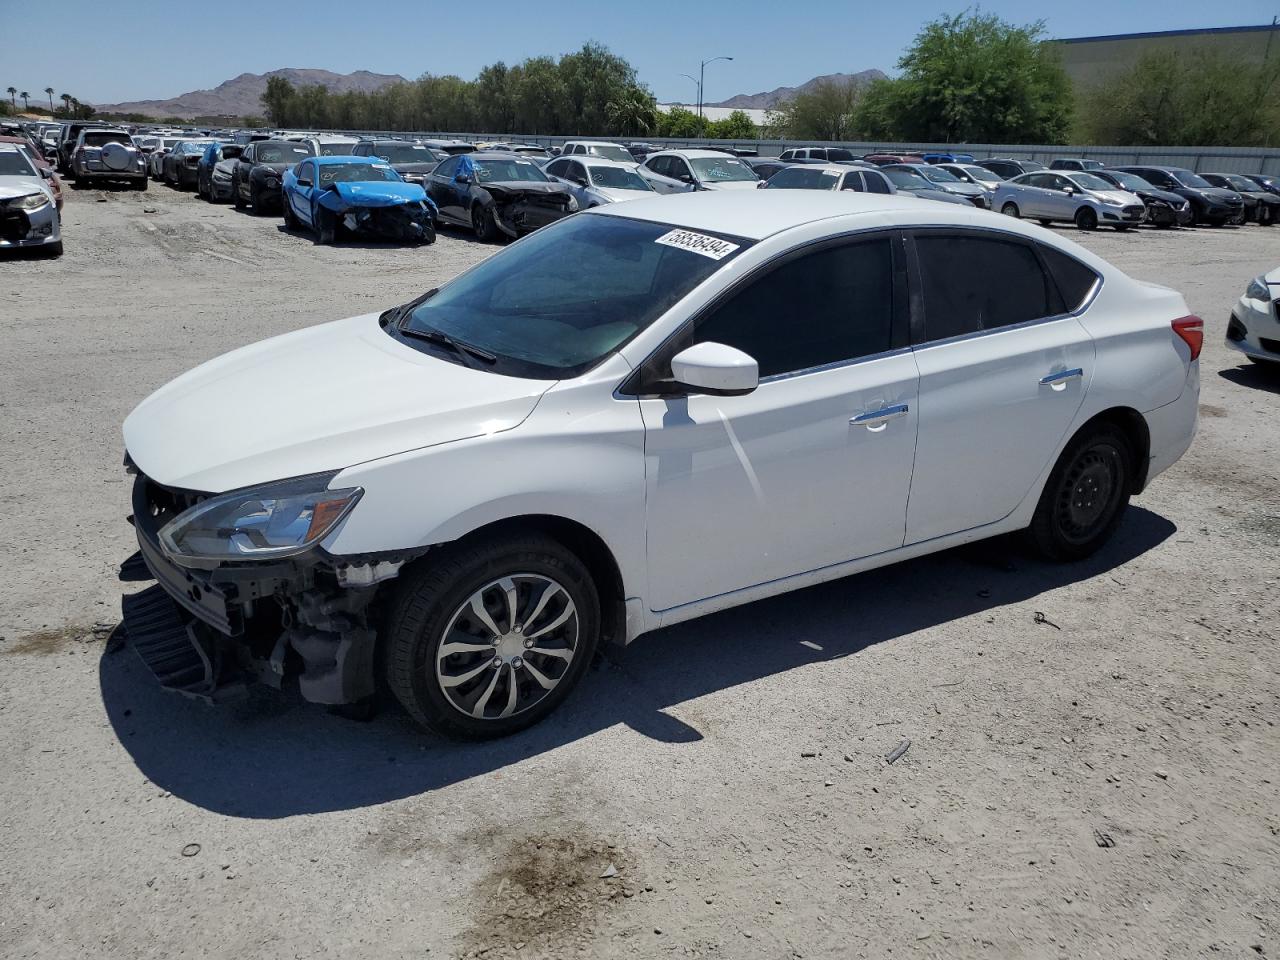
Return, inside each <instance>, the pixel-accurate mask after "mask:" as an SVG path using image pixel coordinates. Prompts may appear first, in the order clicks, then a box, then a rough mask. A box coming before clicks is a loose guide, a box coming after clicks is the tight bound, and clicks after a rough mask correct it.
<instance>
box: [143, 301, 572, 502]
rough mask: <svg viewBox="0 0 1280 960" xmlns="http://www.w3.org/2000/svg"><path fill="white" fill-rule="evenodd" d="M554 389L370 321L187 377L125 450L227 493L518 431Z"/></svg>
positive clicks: (315, 333)
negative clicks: (424, 348) (442, 352)
mask: <svg viewBox="0 0 1280 960" xmlns="http://www.w3.org/2000/svg"><path fill="white" fill-rule="evenodd" d="M551 385H552V384H551V382H548V381H545V380H523V379H519V378H516V377H506V376H501V375H498V374H495V373H491V372H489V371H487V370H474V369H472V368H470V367H465V366H460V365H458V364H455V363H451V362H449V361H447V360H441V359H439V358H438V357H435V356H431V355H428V354H425V353H422V352H420V351H418V350H415V349H413V348H412V347H409V346H406V345H405V344H403V343H401V342H399V341H397V340H395V339H393V338H392V337H391V336H390V335H389V334H387V333H386V332H385V331H384V330H382V329H381V327H380V326H379V325H378V317H377V315H376V314H369V315H367V316H361V317H352V318H351V319H348V320H339V321H337V322H336V323H326V324H322V325H320V326H315V327H309V328H307V329H305V330H299V331H296V332H294V333H288V334H285V335H284V336H280V337H274V338H272V339H270V340H264V341H262V342H261V343H255V344H252V345H250V346H247V347H242V348H240V349H239V350H234V351H232V352H231V353H228V354H224V355H223V356H221V357H218V358H217V359H215V360H210V361H209V362H208V363H205V364H203V365H201V366H199V367H196V368H195V369H194V370H191V371H189V372H187V373H184V374H183V375H182V376H180V377H178V378H177V379H176V380H173V381H171V382H170V383H168V384H166V385H165V386H163V387H161V388H160V389H159V390H157V391H156V392H155V393H153V394H152V395H151V396H149V397H147V399H145V400H143V401H142V403H140V404H138V406H137V408H136V409H135V410H134V411H133V412H132V413H131V414H129V416H128V417H127V418H126V419H125V422H124V441H125V448H126V449H127V450H128V452H129V455H130V457H132V458H133V462H134V463H135V464H137V466H138V468H139V469H140V470H142V472H143V473H145V474H146V475H147V476H149V477H151V478H152V479H153V480H155V481H156V482H157V483H160V484H163V485H165V486H172V487H181V488H184V489H187V490H200V491H204V492H208V493H222V492H224V491H227V490H235V489H237V488H240V487H247V486H252V485H256V484H260V483H267V482H270V481H272V480H283V479H287V478H289V477H297V476H302V475H304V474H309V473H321V472H323V471H327V470H339V469H342V468H344V467H349V466H352V465H354V464H357V463H364V462H367V461H369V460H376V459H379V458H381V457H387V456H391V455H393V454H397V453H403V452H405V451H408V450H416V449H420V448H422V447H430V446H435V445H437V444H441V443H449V442H451V441H454V440H463V439H466V438H468V437H478V436H484V435H488V434H493V433H500V432H502V431H504V430H510V429H511V428H512V427H515V426H517V425H519V424H520V423H521V422H522V421H523V420H524V419H525V418H526V417H528V416H529V414H530V413H532V412H533V408H534V407H535V406H536V405H537V403H538V399H539V398H540V397H541V396H542V394H543V393H544V392H546V390H547V389H548V388H549V387H550V386H551Z"/></svg>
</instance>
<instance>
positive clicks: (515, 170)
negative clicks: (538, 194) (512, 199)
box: [472, 160, 549, 183]
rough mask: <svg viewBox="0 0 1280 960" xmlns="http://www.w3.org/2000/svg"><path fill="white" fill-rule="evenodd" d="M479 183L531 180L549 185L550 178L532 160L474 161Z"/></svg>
mask: <svg viewBox="0 0 1280 960" xmlns="http://www.w3.org/2000/svg"><path fill="white" fill-rule="evenodd" d="M472 163H473V164H474V165H475V177H476V182H477V183H494V182H498V183H501V182H503V181H509V180H530V181H533V182H535V183H547V182H548V181H549V178H548V177H547V175H546V174H545V173H543V172H542V168H541V167H539V166H538V165H537V164H536V163H534V162H533V161H532V160H473V161H472Z"/></svg>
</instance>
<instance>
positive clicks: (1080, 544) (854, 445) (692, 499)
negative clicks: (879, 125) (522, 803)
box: [122, 190, 1203, 737]
mask: <svg viewBox="0 0 1280 960" xmlns="http://www.w3.org/2000/svg"><path fill="white" fill-rule="evenodd" d="M1202 339H1203V326H1202V323H1201V321H1200V320H1199V318H1197V317H1193V316H1189V315H1188V310H1187V305H1186V303H1185V302H1184V300H1183V298H1182V297H1181V296H1180V295H1179V294H1177V293H1176V292H1174V291H1172V290H1168V289H1165V288H1162V287H1158V286H1156V285H1154V284H1150V283H1139V282H1137V281H1135V280H1132V279H1130V278H1129V277H1128V276H1126V275H1125V274H1124V273H1122V272H1121V271H1119V270H1117V269H1116V268H1115V267H1113V266H1111V265H1110V264H1108V263H1107V262H1106V261H1104V260H1102V259H1101V258H1099V257H1097V256H1096V255H1094V254H1092V253H1090V252H1089V251H1087V250H1085V249H1082V248H1081V247H1078V246H1076V245H1075V244H1073V243H1071V242H1070V241H1069V240H1066V239H1064V238H1062V237H1059V236H1056V235H1053V234H1051V233H1049V232H1047V231H1044V230H1042V229H1041V228H1039V227H1037V226H1034V225H1030V224H1026V223H1023V222H1020V221H1016V220H1011V219H1008V218H997V217H993V216H992V215H991V214H990V213H988V212H985V211H979V210H976V209H974V208H973V207H972V206H971V205H968V204H963V205H962V204H956V205H947V206H941V205H938V204H931V203H923V202H921V201H919V200H917V199H915V198H912V197H909V196H904V195H902V194H897V195H872V194H859V193H853V192H849V191H842V192H837V193H827V192H816V191H804V190H800V191H782V190H773V191H770V190H761V191H755V190H752V191H750V192H749V193H715V192H712V193H698V194H692V195H688V196H680V197H655V198H652V199H644V200H634V201H631V202H629V203H625V204H608V205H606V206H602V207H599V208H597V209H595V210H592V211H587V212H584V213H581V214H579V215H577V216H573V217H568V218H566V219H564V220H563V221H561V222H559V223H555V224H552V225H551V226H549V227H547V228H545V229H544V230H540V231H538V232H536V233H534V234H533V235H531V236H530V237H528V238H526V239H524V240H522V241H521V242H519V243H516V244H513V245H512V246H510V247H508V248H506V249H505V250H502V251H500V252H498V253H497V254H496V255H494V256H492V257H489V258H487V259H485V260H484V261H482V262H481V263H479V264H477V265H476V266H474V267H472V268H471V269H470V270H468V271H467V272H465V273H463V274H461V275H460V276H458V277H456V278H455V279H453V280H451V281H449V282H448V283H446V284H445V285H444V286H442V287H440V288H439V289H435V290H429V291H427V292H425V293H424V294H423V295H422V296H420V297H418V298H416V299H415V300H413V301H411V302H409V303H406V304H404V305H403V306H399V307H393V308H391V309H389V310H386V311H384V312H382V313H381V314H366V315H362V316H357V317H353V318H351V319H348V320H341V321H337V322H334V323H328V324H323V325H319V326H313V327H309V328H305V329H302V330H298V331H296V332H293V333H289V334H285V335H284V336H280V337H276V338H274V339H271V340H267V341H264V342H262V343H259V344H257V345H254V346H248V347H244V348H242V349H240V350H237V351H234V352H232V353H230V354H227V355H225V356H223V357H221V358H218V359H215V360H212V361H210V362H208V363H206V364H205V365H203V366H200V367H197V368H196V369H194V370H192V371H190V372H188V373H186V374H184V375H183V376H181V377H179V378H178V379H176V380H174V381H173V382H172V383H170V384H168V385H167V386H164V387H161V388H160V389H159V390H157V391H156V392H155V393H153V394H152V395H151V396H150V397H149V398H147V399H145V400H144V401H142V403H141V404H139V406H138V407H137V408H136V409H135V410H134V411H133V412H132V413H131V414H130V415H129V417H128V418H127V419H126V421H125V423H124V441H125V447H126V451H127V452H126V466H127V469H128V470H130V471H131V472H134V473H136V478H135V480H134V486H133V523H134V525H135V528H136V536H137V541H138V546H139V553H138V554H137V555H135V556H134V557H132V558H130V560H128V561H127V562H126V564H125V566H124V568H123V570H122V573H123V574H124V575H126V576H129V577H133V578H136V579H149V578H150V579H155V580H156V581H158V582H157V584H155V585H153V586H151V587H149V588H147V589H145V590H144V591H142V592H140V593H134V594H131V595H129V596H127V597H125V599H124V603H123V606H124V620H125V626H126V631H127V635H128V638H129V643H130V644H131V645H132V646H133V647H134V649H135V650H136V651H137V652H138V653H139V654H140V656H141V658H142V659H143V661H144V662H146V663H147V665H148V666H149V667H150V668H151V670H152V671H153V672H154V673H155V675H156V677H157V678H158V679H159V681H160V682H161V683H162V684H163V685H165V686H167V687H170V688H173V689H177V690H180V691H182V692H185V693H188V694H191V695H196V696H203V697H207V698H210V699H215V700H216V699H219V698H221V697H225V696H230V695H232V694H234V693H235V692H236V691H237V690H239V689H241V688H242V685H243V684H245V683H246V682H248V681H251V680H261V681H265V682H267V683H270V684H273V685H275V686H280V685H281V683H282V682H283V681H284V679H285V677H286V675H290V676H292V675H297V679H298V688H299V689H300V691H301V693H302V696H303V697H305V698H306V699H308V700H310V701H313V702H318V703H326V704H343V703H353V702H357V701H365V700H366V699H367V698H369V697H370V696H372V695H373V694H374V692H375V689H376V687H377V685H378V683H379V682H380V681H381V682H384V683H385V684H386V686H387V687H389V689H390V690H391V691H392V693H394V695H395V697H396V698H397V699H398V700H399V701H400V702H401V703H402V704H403V705H404V707H405V708H406V709H407V711H408V712H409V713H410V714H411V715H412V716H413V717H414V718H416V719H417V720H418V721H419V722H421V723H423V724H425V725H427V726H429V727H432V728H434V729H436V730H440V731H443V732H445V733H448V734H453V735H458V736H464V737H492V736H499V735H503V734H508V733H512V732H514V731H516V730H519V729H521V728H523V727H526V726H528V725H530V724H532V723H535V722H536V721H538V720H539V719H541V718H542V717H544V716H546V715H547V714H548V713H549V712H550V711H552V710H553V709H555V707H556V706H558V705H559V704H560V703H561V702H562V701H563V700H564V699H565V697H566V696H567V695H568V694H569V692H570V691H571V690H572V688H573V687H574V685H575V684H576V683H577V682H578V680H579V679H580V678H581V677H582V675H583V672H584V671H585V670H586V668H587V665H588V664H589V663H590V662H591V659H592V656H593V654H594V653H595V651H596V650H597V648H598V647H599V646H600V645H601V644H602V643H606V642H628V641H631V640H633V639H635V638H636V637H637V636H639V635H641V634H643V633H646V632H648V631H650V630H653V629H656V628H658V627H663V626H667V625H669V624H673V623H678V622H680V621H684V620H689V619H692V618H694V617H699V616H702V615H704V614H708V613H711V612H713V611H716V610H721V609H724V608H727V607H732V606H735V605H738V604H742V603H747V602H750V601H753V600H758V599H761V598H763V597H768V596H772V595H775V594H779V593H783V592H786V591H789V590H794V589H797V588H799V587H804V586H807V585H810V584H814V583H818V582H821V581H826V580H833V579H836V578H838V577H843V576H846V575H848V574H852V573H856V572H859V571H861V570H867V569H870V568H872V567H879V566H883V565H885V564H889V563H893V562H895V561H898V560H902V559H906V558H909V557H914V556H919V555H922V554H927V553H933V552H935V551H939V550H944V549H947V548H949V547H953V546H956V545H958V544H962V543H966V542H970V541H974V540H979V539H983V538H987V537H993V536H996V535H999V534H1005V533H1011V532H1015V531H1022V532H1024V534H1025V536H1026V538H1027V540H1028V541H1029V542H1030V544H1032V545H1033V546H1034V547H1035V548H1036V549H1037V550H1038V551H1039V552H1040V553H1042V554H1043V555H1045V556H1047V557H1049V558H1052V559H1056V560H1074V559H1079V558H1082V557H1086V556H1088V555H1090V554H1092V553H1093V552H1094V551H1096V550H1097V549H1099V548H1100V547H1101V546H1102V545H1103V544H1105V543H1106V542H1107V541H1108V539H1109V538H1110V537H1111V535H1112V533H1113V532H1114V531H1115V529H1116V527H1117V525H1118V524H1119V523H1120V521H1121V519H1122V517H1123V516H1124V513H1125V508H1126V506H1127V505H1128V503H1129V498H1130V497H1131V496H1132V495H1134V494H1136V493H1138V492H1140V491H1141V490H1142V489H1143V488H1144V487H1145V486H1146V485H1147V484H1148V483H1149V482H1150V481H1151V480H1152V479H1153V478H1155V477H1156V476H1157V475H1159V474H1160V473H1161V472H1163V471H1164V470H1165V469H1167V468H1168V467H1169V466H1170V465H1171V464H1172V463H1174V461H1176V460H1177V459H1178V458H1179V457H1180V456H1181V455H1182V454H1183V452H1184V451H1185V450H1186V449H1187V448H1188V446H1189V445H1190V443H1191V440H1192V437H1193V435H1194V433H1195V429H1196V423H1197V420H1196V418H1197V409H1198V396H1199V363H1198V361H1197V358H1198V356H1199V353H1200V348H1201V345H1202ZM281 398H287V403H285V402H282V401H281ZM726 655H732V651H726Z"/></svg>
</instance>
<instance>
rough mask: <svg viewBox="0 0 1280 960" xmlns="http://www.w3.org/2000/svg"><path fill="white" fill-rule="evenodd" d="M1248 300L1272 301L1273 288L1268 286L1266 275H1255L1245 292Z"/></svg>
mask: <svg viewBox="0 0 1280 960" xmlns="http://www.w3.org/2000/svg"><path fill="white" fill-rule="evenodd" d="M1244 298H1245V299H1246V300H1257V301H1258V302H1259V303H1270V302H1271V289H1270V288H1269V287H1268V286H1267V278H1266V277H1254V278H1253V279H1252V280H1250V281H1249V286H1248V288H1247V289H1246V290H1245V292H1244Z"/></svg>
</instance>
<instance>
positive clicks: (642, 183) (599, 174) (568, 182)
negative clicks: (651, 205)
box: [542, 156, 655, 210]
mask: <svg viewBox="0 0 1280 960" xmlns="http://www.w3.org/2000/svg"><path fill="white" fill-rule="evenodd" d="M542 169H543V170H545V171H546V172H547V176H549V177H551V178H552V179H553V180H556V181H558V182H559V183H562V184H564V185H565V186H566V187H568V188H569V193H570V194H572V196H573V198H574V199H575V200H577V201H578V208H579V209H580V210H589V209H591V208H592V207H598V206H601V205H602V204H606V203H619V202H621V201H623V200H638V199H640V198H641V197H652V196H653V194H654V193H655V191H654V189H653V187H651V186H650V185H649V181H647V180H645V178H644V177H642V176H640V174H638V173H636V165H635V163H634V162H633V163H623V162H621V161H619V160H600V159H597V158H595V157H583V156H576V157H556V158H555V159H554V160H552V161H551V162H549V163H547V164H546V165H545V166H544V167H543V168H542Z"/></svg>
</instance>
